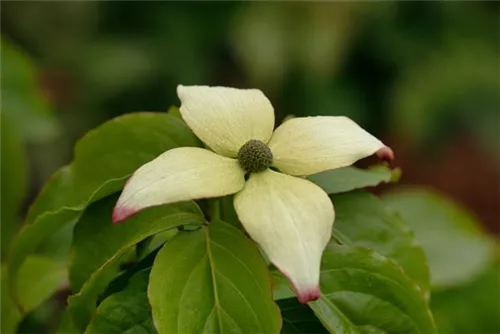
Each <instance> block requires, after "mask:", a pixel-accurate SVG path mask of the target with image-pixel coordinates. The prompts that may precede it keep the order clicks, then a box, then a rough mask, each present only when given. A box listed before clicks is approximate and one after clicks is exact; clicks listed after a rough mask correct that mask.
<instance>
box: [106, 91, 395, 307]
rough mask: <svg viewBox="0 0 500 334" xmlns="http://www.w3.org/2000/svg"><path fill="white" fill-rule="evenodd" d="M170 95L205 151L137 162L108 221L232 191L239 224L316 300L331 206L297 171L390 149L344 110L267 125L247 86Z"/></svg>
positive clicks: (304, 297)
mask: <svg viewBox="0 0 500 334" xmlns="http://www.w3.org/2000/svg"><path fill="white" fill-rule="evenodd" d="M177 94H178V96H179V98H180V100H181V107H180V113H181V115H182V118H183V119H184V121H185V122H186V124H187V125H188V126H189V127H190V128H191V129H192V130H193V132H194V133H195V134H196V135H197V136H198V138H200V139H201V140H202V141H203V142H204V143H205V145H206V146H207V147H209V148H210V150H209V149H203V148H195V147H181V148H175V149H172V150H169V151H167V152H165V153H163V154H161V155H160V156H158V157H157V158H156V159H154V160H152V161H151V162H149V163H146V164H145V165H143V166H142V167H140V168H139V169H138V170H137V171H135V173H134V174H133V175H132V176H131V177H130V179H129V180H128V181H127V183H126V185H125V187H124V189H123V192H122V193H121V196H120V198H119V199H118V202H117V204H116V206H115V208H114V211H113V216H112V219H113V222H120V221H123V220H125V219H127V218H128V217H129V216H131V215H133V214H134V213H136V212H138V211H139V210H142V209H144V208H147V207H150V206H155V205H160V204H167V203H174V202H179V201H186V200H193V199H200V198H208V197H220V196H226V195H230V194H235V196H234V207H235V209H236V212H237V214H238V218H239V219H240V221H241V223H242V225H243V227H244V228H245V230H246V231H247V232H248V234H249V235H250V237H251V238H252V239H253V240H254V241H256V242H257V244H258V245H259V246H260V247H261V248H262V249H263V251H264V252H265V254H266V255H267V256H268V257H269V259H270V261H271V262H272V263H273V264H274V265H275V266H276V267H277V268H278V269H279V270H280V271H281V272H282V273H283V274H285V275H286V276H287V277H288V278H289V279H290V281H291V283H292V285H293V287H294V289H295V291H296V293H297V296H298V299H299V301H300V302H302V303H306V302H308V301H311V300H316V299H318V298H319V297H320V290H319V275H320V262H321V256H322V253H323V251H324V249H325V247H326V244H327V243H328V241H329V240H330V238H331V234H332V226H333V221H334V218H335V214H334V208H333V204H332V202H331V200H330V198H329V197H328V195H327V194H326V193H325V192H324V191H323V190H322V189H321V188H320V187H318V186H317V185H315V184H313V183H312V182H310V181H308V180H306V179H304V178H303V177H302V176H307V175H310V174H315V173H318V172H321V171H325V170H330V169H335V168H339V167H344V166H348V165H351V164H352V163H354V162H355V161H357V160H359V159H361V158H364V157H366V156H369V155H372V154H374V153H377V152H378V153H379V154H381V155H386V156H387V157H388V158H390V157H391V155H392V151H390V149H389V148H387V147H386V146H385V145H384V144H383V143H382V142H381V141H379V140H378V139H377V138H375V137H373V136H372V135H370V134H369V133H368V132H366V131H365V130H363V129H362V128H361V127H359V126H358V125H357V124H356V123H354V122H353V121H352V120H350V119H349V118H347V117H334V116H318V117H303V118H302V117H301V118H293V119H290V120H288V121H286V122H284V123H283V124H281V125H280V126H279V127H278V128H277V129H276V130H275V131H274V132H273V129H274V110H273V107H272V105H271V103H270V102H269V100H268V99H267V98H266V96H265V95H264V94H263V93H262V92H261V91H260V90H257V89H235V88H226V87H208V86H178V87H177Z"/></svg>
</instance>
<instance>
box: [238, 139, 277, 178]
mask: <svg viewBox="0 0 500 334" xmlns="http://www.w3.org/2000/svg"><path fill="white" fill-rule="evenodd" d="M238 161H239V163H240V166H241V167H242V168H243V169H244V170H245V171H247V172H249V173H252V172H261V171H263V170H266V169H267V168H269V167H271V164H272V162H273V154H272V153H271V150H270V149H269V147H267V145H266V144H264V143H263V142H261V141H260V140H256V139H252V140H249V141H248V142H246V143H245V144H244V145H243V146H242V147H241V148H240V150H239V152H238Z"/></svg>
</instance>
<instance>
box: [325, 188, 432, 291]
mask: <svg viewBox="0 0 500 334" xmlns="http://www.w3.org/2000/svg"><path fill="white" fill-rule="evenodd" d="M333 203H334V205H335V211H336V218H335V224H334V230H333V235H334V237H336V238H337V239H338V241H339V242H340V243H341V244H346V245H354V246H361V247H366V248H371V249H373V250H375V251H376V252H377V253H379V254H381V255H383V256H386V257H388V258H389V259H391V260H394V261H395V262H396V263H397V264H399V265H400V266H401V267H402V268H403V269H404V271H405V273H406V274H407V275H408V276H409V277H410V278H412V279H413V280H415V281H416V282H417V283H418V284H419V285H420V287H421V288H422V289H423V291H424V292H425V293H428V292H429V290H430V282H429V268H428V267H427V260H426V258H425V254H424V251H423V250H422V247H421V246H420V245H419V244H418V243H417V242H416V241H415V237H414V236H413V233H412V232H411V231H410V230H409V228H408V226H407V224H405V223H404V221H402V219H401V217H399V216H398V215H396V214H394V213H392V212H389V211H387V210H386V208H385V205H384V202H382V201H381V200H380V199H378V198H377V197H376V196H374V195H372V194H370V193H368V192H365V191H361V190H360V191H354V192H349V193H346V194H341V195H337V196H334V197H333Z"/></svg>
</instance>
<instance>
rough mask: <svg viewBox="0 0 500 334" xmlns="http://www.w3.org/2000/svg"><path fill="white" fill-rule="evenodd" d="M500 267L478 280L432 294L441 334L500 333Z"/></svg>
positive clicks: (433, 310) (494, 268)
mask: <svg viewBox="0 0 500 334" xmlns="http://www.w3.org/2000/svg"><path fill="white" fill-rule="evenodd" d="M499 282H500V267H499V266H498V265H496V266H494V267H492V268H489V270H487V271H486V272H485V274H484V275H482V276H481V277H479V278H478V279H476V280H475V281H473V282H471V283H469V284H467V285H465V286H460V287H458V288H455V289H450V290H447V291H441V292H436V293H433V294H432V301H431V308H432V312H433V313H434V316H435V317H436V323H437V326H438V329H439V333H441V334H454V333H460V334H477V333H500V317H499V316H498V310H500V285H499Z"/></svg>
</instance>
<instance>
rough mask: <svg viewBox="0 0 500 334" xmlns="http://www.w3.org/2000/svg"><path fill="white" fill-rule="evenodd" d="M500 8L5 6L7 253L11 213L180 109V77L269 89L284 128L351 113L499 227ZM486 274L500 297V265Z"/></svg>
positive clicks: (429, 182)
mask: <svg viewBox="0 0 500 334" xmlns="http://www.w3.org/2000/svg"><path fill="white" fill-rule="evenodd" d="M499 17H500V3H498V2H479V1H477V2H373V3H367V2H332V3H328V2H322V3H305V2H303V3H301V2H290V3H283V2H279V3H266V2H248V3H243V2H237V3H236V2H235V3H230V2H211V3H209V2H184V3H182V2H111V1H109V2H97V1H87V2H4V3H2V12H1V19H2V20H1V30H2V48H1V70H2V73H1V74H2V76H1V78H2V131H1V135H2V160H4V159H8V160H9V161H11V162H15V163H11V164H10V166H14V167H13V169H9V168H8V167H7V165H5V164H4V163H3V162H2V203H1V204H2V208H6V207H12V208H14V210H2V253H3V254H4V255H5V252H6V247H8V243H9V241H10V239H11V238H12V236H13V235H14V233H15V230H16V226H15V225H12V224H9V225H7V224H5V222H6V221H7V220H15V219H17V218H19V219H21V217H22V216H23V212H25V211H26V208H27V206H28V204H29V203H30V202H31V201H32V200H33V198H34V197H35V196H36V194H37V193H38V192H39V191H40V189H41V187H42V185H43V183H44V182H45V181H46V180H47V179H48V178H49V177H50V175H52V173H53V172H54V171H55V170H56V169H58V168H59V167H61V166H62V165H64V164H67V163H69V162H70V161H71V158H72V147H73V145H74V143H75V141H76V140H77V139H78V138H80V137H81V136H82V135H83V134H84V133H85V132H87V131H88V130H89V129H91V128H93V127H95V126H97V125H99V124H101V123H102V122H104V121H106V120H108V119H110V118H113V117H115V116H118V115H121V114H124V113H127V112H133V111H166V110H167V109H168V107H169V106H171V105H178V104H179V101H178V99H177V97H176V92H175V87H176V85H177V84H184V85H189V84H207V85H223V86H233V87H241V88H243V87H256V88H260V89H261V90H263V91H264V93H265V94H266V95H267V96H268V97H269V98H270V100H271V101H272V103H273V105H274V107H275V110H276V115H277V121H278V122H280V121H281V120H282V119H283V118H284V117H285V116H286V115H289V114H291V115H295V116H307V115H347V116H349V117H351V118H352V119H354V120H355V121H357V122H358V123H359V124H361V125H362V126H363V127H365V128H366V129H368V130H369V131H370V132H372V133H374V134H376V135H377V136H379V137H380V138H382V139H383V140H384V141H385V142H386V143H387V144H388V145H390V146H392V147H393V149H394V151H395V153H396V161H395V165H396V166H399V167H401V168H402V169H403V176H402V179H401V182H400V183H402V184H411V185H421V186H425V187H428V188H431V189H436V190H438V191H440V192H441V193H444V194H446V195H447V196H449V197H450V198H452V199H453V200H454V201H456V202H457V203H459V204H461V205H463V206H465V207H467V208H468V209H469V211H470V212H471V213H472V216H473V217H476V218H478V219H477V221H480V222H481V224H483V225H484V226H483V228H484V229H485V230H486V231H489V232H490V233H492V234H498V233H499V232H500V210H499V204H500V192H499V185H500V29H499ZM4 161H6V160H4ZM24 166H26V168H25V167H24ZM10 183H12V184H15V185H16V186H12V187H9V184H10ZM12 189H15V191H14V192H13V193H12ZM7 191H9V194H10V196H4V194H5V193H6V192H7ZM18 206H20V207H21V210H20V212H18V210H17V209H16V208H17V207H18ZM476 218H474V219H476ZM12 226H14V227H12ZM445 238H446V237H445ZM444 242H445V240H444V241H443V243H444ZM495 269H496V267H495ZM485 275H490V276H488V277H486V278H481V279H483V280H486V281H488V280H489V281H488V282H490V286H491V289H496V290H495V291H494V292H496V293H497V294H499V293H500V291H499V290H498V289H499V284H496V285H495V284H494V283H495V282H497V283H499V281H498V279H499V277H498V270H493V269H492V270H490V271H489V272H488V273H487V274H485ZM492 275H496V276H494V277H493V276H492ZM491 277H493V278H491ZM495 279H496V281H495ZM491 282H493V283H492V284H491ZM478 284H479V283H478ZM481 284H483V283H481ZM485 284H486V283H485ZM462 289H469V290H470V291H469V290H467V291H468V292H464V293H470V294H471V295H474V296H476V298H479V297H477V296H478V295H479V296H480V293H475V292H474V286H472V287H470V286H464V287H462ZM487 291H489V292H490V293H491V290H487ZM446 293H449V292H444V293H443V294H441V295H438V297H437V299H436V300H437V303H438V306H437V308H438V311H437V312H438V314H437V315H436V318H437V319H438V320H439V321H440V323H442V324H443V325H442V326H444V327H443V328H449V331H450V332H453V331H454V330H455V329H456V328H457V327H453V326H455V325H453V324H451V325H450V324H449V323H448V322H449V321H450V320H449V319H448V318H447V315H446V314H447V313H446V312H447V311H442V310H446V307H445V305H446V303H452V304H454V305H455V306H456V307H458V306H460V305H458V306H457V305H456V304H457V303H454V302H450V301H451V300H453V298H457V297H453V296H452V297H447V296H446ZM483 294H485V295H486V299H488V292H486V293H484V292H483ZM452 295H453V291H452ZM454 296H456V295H454ZM458 299H460V298H458ZM488 301H489V299H488ZM492 305H493V304H492ZM494 305H497V306H498V303H497V304H494ZM439 310H441V313H439V312H440V311H439ZM465 310H468V308H467V307H466V306H465ZM454 312H455V311H454ZM456 312H460V311H456ZM442 314H444V316H441V315H442ZM440 316H441V318H442V319H444V320H440V319H439V318H440ZM483 316H485V315H484V314H483ZM497 316H498V314H497ZM491 317H495V316H494V315H492V316H489V318H491ZM474 321H477V322H479V323H481V324H483V325H484V324H485V323H486V322H485V321H482V320H474ZM446 326H448V327H446ZM467 326H469V327H467ZM471 326H472V327H471ZM499 327H500V325H499ZM459 328H460V330H461V331H462V332H464V333H465V332H467V330H468V329H467V330H464V328H472V332H474V331H476V332H477V330H478V329H477V328H478V327H477V326H476V327H473V325H471V324H463V323H462V324H461V325H460V327H459ZM474 328H475V329H474ZM490 328H493V327H490ZM495 328H496V327H495ZM488 330H491V329H484V333H486V332H487V331H488ZM499 330H500V329H499Z"/></svg>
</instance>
